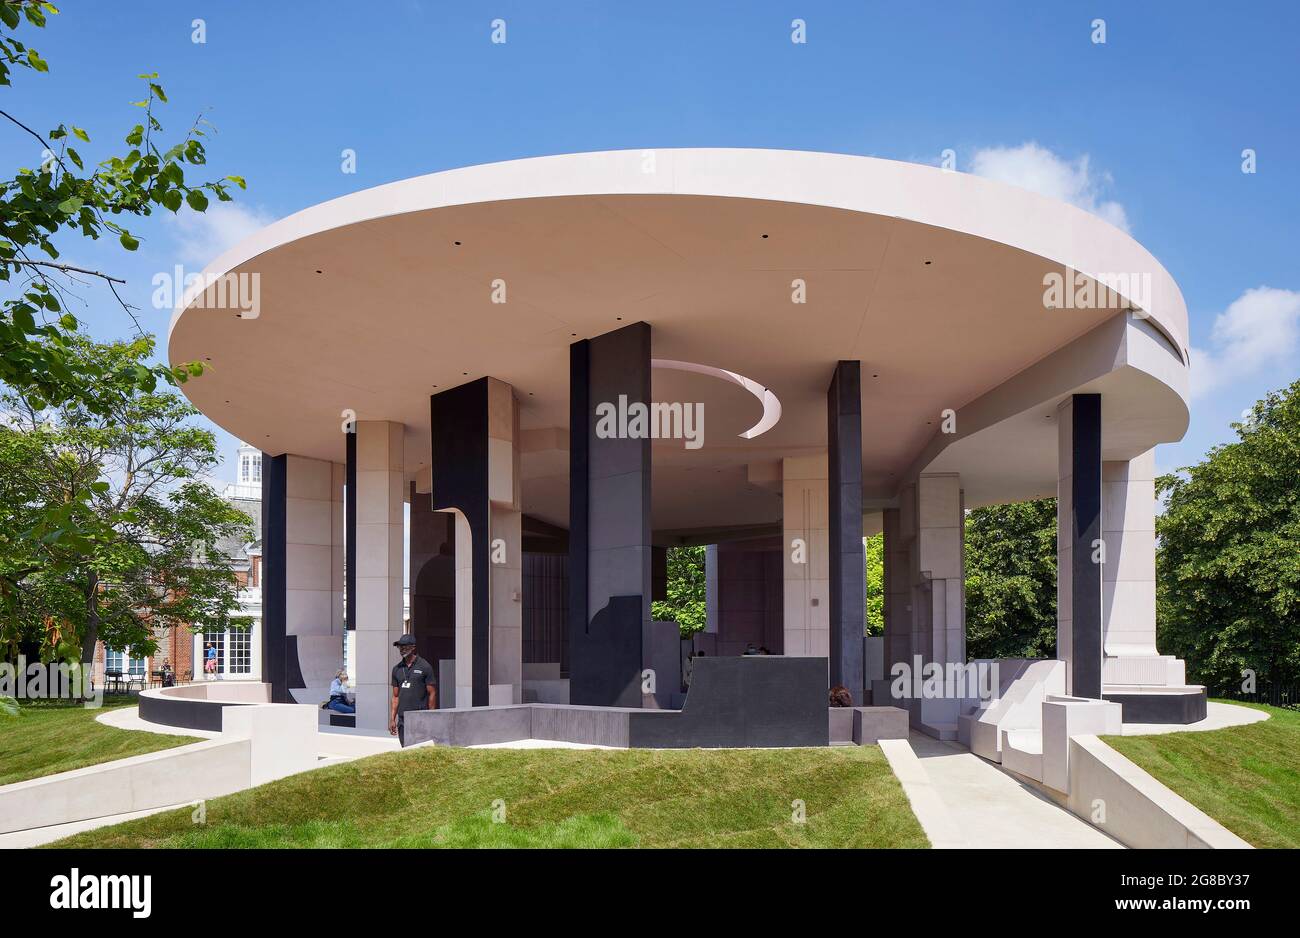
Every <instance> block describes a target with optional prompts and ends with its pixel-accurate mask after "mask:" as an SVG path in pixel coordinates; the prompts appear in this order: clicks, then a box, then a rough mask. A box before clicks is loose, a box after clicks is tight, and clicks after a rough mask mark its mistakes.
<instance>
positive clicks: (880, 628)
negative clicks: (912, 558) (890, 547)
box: [863, 534, 885, 635]
mask: <svg viewBox="0 0 1300 938" xmlns="http://www.w3.org/2000/svg"><path fill="white" fill-rule="evenodd" d="M863 546H864V548H865V554H866V573H865V577H866V580H865V583H864V586H865V588H866V597H867V634H868V635H884V634H885V535H883V534H876V535H874V536H872V537H868V538H866V539H865V540H864V542H863Z"/></svg>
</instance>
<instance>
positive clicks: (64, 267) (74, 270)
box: [2, 257, 126, 292]
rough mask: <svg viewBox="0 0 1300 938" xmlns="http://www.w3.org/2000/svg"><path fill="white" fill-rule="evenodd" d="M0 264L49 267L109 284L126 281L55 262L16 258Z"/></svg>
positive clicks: (97, 271)
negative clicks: (96, 278)
mask: <svg viewBox="0 0 1300 938" xmlns="http://www.w3.org/2000/svg"><path fill="white" fill-rule="evenodd" d="M2 263H6V264H20V265H24V266H27V267H50V268H53V269H54V270H61V271H63V272H64V273H76V274H86V275H87V276H90V277H101V278H103V279H104V280H107V281H108V282H109V283H126V281H125V280H123V279H122V278H121V277H110V276H109V275H108V274H106V273H104V272H102V271H99V270H89V269H87V268H85V267H77V266H75V265H73V264H60V263H58V262H57V261H28V260H22V259H20V258H17V257H11V258H8V259H7V260H5V261H3V262H2ZM114 292H116V291H114Z"/></svg>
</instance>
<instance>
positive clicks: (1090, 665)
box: [1070, 394, 1102, 699]
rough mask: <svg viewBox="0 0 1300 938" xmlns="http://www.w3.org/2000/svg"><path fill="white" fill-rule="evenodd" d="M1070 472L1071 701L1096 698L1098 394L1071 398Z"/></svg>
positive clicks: (1098, 663)
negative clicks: (1095, 557)
mask: <svg viewBox="0 0 1300 938" xmlns="http://www.w3.org/2000/svg"><path fill="white" fill-rule="evenodd" d="M1071 411H1072V418H1071V428H1070V430H1071V433H1070V436H1071V442H1072V453H1071V458H1072V460H1073V462H1072V464H1071V473H1070V540H1071V543H1070V546H1071V550H1070V566H1071V575H1072V580H1071V590H1070V607H1071V608H1070V620H1071V628H1070V631H1071V649H1070V675H1071V679H1070V687H1071V693H1072V694H1073V695H1074V696H1076V697H1093V698H1098V699H1099V698H1100V697H1101V588H1102V587H1101V579H1102V578H1101V574H1102V569H1101V564H1099V563H1094V562H1093V553H1094V552H1095V550H1096V548H1095V547H1094V546H1093V544H1094V542H1096V541H1098V540H1100V539H1101V395H1100V394H1076V395H1074V398H1073V402H1072V406H1071Z"/></svg>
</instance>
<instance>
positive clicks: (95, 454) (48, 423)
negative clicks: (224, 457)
mask: <svg viewBox="0 0 1300 938" xmlns="http://www.w3.org/2000/svg"><path fill="white" fill-rule="evenodd" d="M69 348H70V349H71V350H72V352H73V353H74V354H75V355H76V356H77V357H78V358H85V359H88V360H90V363H91V364H92V365H94V366H95V367H101V368H105V369H109V370H116V369H119V368H129V367H132V366H133V365H134V364H135V363H137V362H139V361H140V360H142V359H145V358H147V357H148V356H149V355H150V354H151V353H152V350H153V345H152V342H151V340H149V339H139V340H136V341H134V342H129V343H124V342H118V343H112V344H108V345H101V344H97V343H94V342H91V341H90V340H88V339H85V338H80V337H74V338H73V339H72V340H71V342H70V344H69ZM105 403H107V404H108V406H104V405H105ZM0 404H2V405H3V407H4V409H5V411H6V413H7V414H8V415H9V419H8V424H7V425H6V426H3V427H0V476H2V477H3V478H4V480H5V481H4V483H3V484H4V487H5V495H6V496H7V498H12V499H13V500H12V501H7V503H6V510H5V511H4V512H3V513H0V567H3V569H5V570H6V572H7V574H8V575H9V576H10V577H12V578H14V581H15V587H14V592H13V594H12V596H11V597H10V598H11V603H10V615H9V616H7V617H6V619H5V620H4V621H3V623H0V639H2V640H3V644H4V646H5V650H6V651H7V652H8V653H9V654H10V655H12V654H13V653H15V652H16V651H17V650H18V648H20V647H22V646H27V647H31V646H33V645H39V646H40V649H41V654H42V656H44V657H51V658H55V657H58V658H62V657H66V656H68V655H70V654H71V653H73V652H74V651H75V650H79V651H80V657H81V660H82V661H85V662H89V661H91V660H92V656H93V652H94V645H95V641H96V640H97V639H102V640H103V641H104V642H105V644H107V645H108V646H109V647H112V648H118V649H122V648H126V647H127V646H131V647H132V648H137V649H142V650H144V651H146V652H148V651H149V650H150V649H152V648H153V646H154V639H153V635H154V631H155V629H166V628H174V627H177V626H182V625H188V626H192V627H194V628H196V629H197V628H211V629H225V628H228V627H231V626H239V625H246V624H247V623H246V622H242V621H240V620H239V619H237V618H235V617H233V616H232V615H231V612H232V610H234V609H235V608H236V605H237V603H236V590H237V583H236V581H235V576H234V573H233V572H232V570H231V565H230V560H231V558H230V557H228V556H225V555H224V554H223V553H222V552H221V545H222V543H223V542H231V541H234V542H237V543H243V542H246V541H248V540H250V539H251V538H252V532H251V530H250V527H249V525H250V521H249V519H248V517H247V516H246V515H244V514H243V513H242V512H240V511H238V510H236V509H235V508H233V507H231V506H230V505H228V504H227V503H226V502H225V501H224V500H223V499H221V498H220V497H219V496H218V495H217V493H216V492H215V491H213V490H212V488H211V487H210V486H208V485H207V484H206V483H205V482H204V481H203V476H204V475H205V474H206V473H207V472H209V471H210V470H212V469H213V468H215V467H216V466H217V465H218V463H219V461H220V457H219V454H218V452H217V446H216V440H215V438H214V436H213V434H212V433H211V432H210V431H208V430H204V429H201V428H199V427H196V426H195V425H194V424H193V418H194V417H196V416H197V415H198V412H197V411H196V410H195V409H194V408H193V407H192V406H190V404H189V403H188V402H186V401H185V400H184V399H183V398H182V397H180V395H178V394H176V393H174V392H170V391H164V392H155V393H145V392H143V391H140V390H138V389H135V390H133V391H131V392H129V393H121V394H119V395H117V396H116V397H115V398H113V399H112V400H111V401H107V402H106V401H105V400H104V399H101V400H100V401H99V402H97V405H98V406H96V407H95V408H90V407H88V406H85V405H84V404H81V403H78V402H75V401H67V402H65V403H64V404H63V405H62V406H60V407H57V408H54V407H50V406H48V405H46V404H45V403H44V401H43V400H42V399H41V398H40V396H39V395H33V394H27V395H24V394H21V393H18V392H14V391H10V392H8V393H6V394H5V395H4V396H3V399H2V400H0ZM63 510H68V511H69V512H70V514H69V516H68V518H69V521H70V524H69V525H67V529H61V530H57V531H54V532H52V533H50V534H49V535H47V536H45V537H42V538H39V539H34V538H32V537H30V536H27V535H28V531H26V530H24V529H25V528H26V527H27V526H28V525H30V524H32V523H33V520H38V519H41V518H43V517H45V516H46V515H48V514H50V513H51V512H52V511H53V512H57V511H63ZM69 530H71V531H72V532H73V533H68V531H69Z"/></svg>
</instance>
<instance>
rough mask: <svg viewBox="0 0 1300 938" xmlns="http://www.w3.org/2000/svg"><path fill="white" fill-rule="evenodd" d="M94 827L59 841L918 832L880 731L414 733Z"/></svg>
mask: <svg viewBox="0 0 1300 938" xmlns="http://www.w3.org/2000/svg"><path fill="white" fill-rule="evenodd" d="M191 814H192V811H191V810H190V809H184V810H178V811H170V812H167V813H165V814H158V815H154V816H152V817H147V818H140V819H138V820H135V821H129V822H127V823H125V824H119V825H116V826H114V827H107V828H100V829H98V830H93V831H87V832H85V833H83V834H78V835H76V836H74V837H71V838H68V839H66V840H63V841H60V842H59V843H58V844H57V845H56V846H60V847H134V848H149V847H201V848H234V849H248V848H259V847H304V848H338V847H409V848H426V847H488V848H499V847H505V848H512V847H523V848H529V847H577V848H589V847H926V846H928V842H927V840H926V838H925V834H924V833H923V832H922V830H921V827H920V825H919V824H918V823H917V820H916V818H915V817H914V816H913V814H912V812H911V809H910V808H909V806H908V804H907V799H906V796H905V795H904V794H903V790H902V788H901V787H900V786H899V784H898V781H897V779H896V778H895V777H894V775H893V773H892V771H891V770H890V768H889V764H888V763H887V762H886V761H885V758H884V756H883V755H882V754H881V752H880V750H879V749H877V748H876V747H874V746H869V747H862V748H858V747H845V748H834V749H832V748H826V749H781V750H682V751H673V752H664V751H660V752H655V751H648V750H630V751H613V750H572V749H450V748H421V749H413V750H407V751H405V752H398V753H388V754H384V755H380V756H372V757H370V758H367V759H361V760H357V761H355V762H349V763H345V764H342V765H335V766H328V767H326V768H323V769H318V770H316V771H313V772H308V773H304V774H302V775H296V776H293V777H291V778H286V779H281V780H280V781H278V782H273V783H271V784H269V785H263V786H260V787H258V788H255V789H250V790H249V791H245V792H239V793H238V794H234V795H230V796H227V797H225V798H218V799H214V800H212V801H209V802H208V803H207V805H206V822H205V823H203V824H196V823H194V821H193V820H192V818H191Z"/></svg>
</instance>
